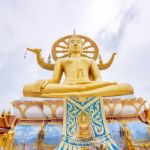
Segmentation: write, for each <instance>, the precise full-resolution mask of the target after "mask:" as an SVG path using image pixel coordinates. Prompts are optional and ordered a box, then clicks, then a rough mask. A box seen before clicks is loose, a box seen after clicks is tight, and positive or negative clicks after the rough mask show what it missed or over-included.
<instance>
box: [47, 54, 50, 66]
mask: <svg viewBox="0 0 150 150" xmlns="http://www.w3.org/2000/svg"><path fill="white" fill-rule="evenodd" d="M47 63H48V64H51V54H49V55H48V60H47Z"/></svg>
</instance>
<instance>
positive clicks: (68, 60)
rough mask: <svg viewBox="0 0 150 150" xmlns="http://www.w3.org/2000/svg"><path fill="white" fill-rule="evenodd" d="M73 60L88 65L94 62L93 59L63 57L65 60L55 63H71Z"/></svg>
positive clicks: (61, 59)
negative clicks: (87, 63)
mask: <svg viewBox="0 0 150 150" xmlns="http://www.w3.org/2000/svg"><path fill="white" fill-rule="evenodd" d="M75 60H78V61H83V62H89V63H91V62H93V61H94V60H93V59H90V58H87V57H78V58H71V57H65V58H60V59H58V60H57V62H61V63H64V62H72V61H75Z"/></svg>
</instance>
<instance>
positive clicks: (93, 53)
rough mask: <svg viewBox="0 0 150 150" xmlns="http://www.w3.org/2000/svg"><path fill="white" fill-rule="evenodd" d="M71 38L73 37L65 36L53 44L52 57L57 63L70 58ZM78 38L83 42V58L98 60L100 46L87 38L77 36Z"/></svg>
mask: <svg viewBox="0 0 150 150" xmlns="http://www.w3.org/2000/svg"><path fill="white" fill-rule="evenodd" d="M71 37H72V35H67V36H64V37H62V38H60V39H58V40H57V41H56V42H55V43H54V44H53V46H52V57H53V59H54V60H55V61H56V60H57V59H59V58H64V57H68V56H69V51H68V44H69V39H70V38H71ZM77 37H79V38H80V39H81V40H82V46H83V51H82V56H84V57H88V58H91V59H95V60H96V59H97V57H98V54H99V50H98V46H97V45H96V43H95V42H94V41H93V40H91V39H90V38H89V37H87V36H83V35H77Z"/></svg>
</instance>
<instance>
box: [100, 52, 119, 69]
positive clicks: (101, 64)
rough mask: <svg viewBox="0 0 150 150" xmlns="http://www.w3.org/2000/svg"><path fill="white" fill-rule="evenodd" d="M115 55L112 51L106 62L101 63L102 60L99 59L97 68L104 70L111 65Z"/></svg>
mask: <svg viewBox="0 0 150 150" xmlns="http://www.w3.org/2000/svg"><path fill="white" fill-rule="evenodd" d="M115 55H116V53H113V54H112V56H111V58H110V59H109V61H108V62H107V63H103V61H102V60H101V59H100V60H99V64H98V67H99V69H100V70H105V69H107V68H109V67H110V66H111V64H112V63H113V60H114V58H115Z"/></svg>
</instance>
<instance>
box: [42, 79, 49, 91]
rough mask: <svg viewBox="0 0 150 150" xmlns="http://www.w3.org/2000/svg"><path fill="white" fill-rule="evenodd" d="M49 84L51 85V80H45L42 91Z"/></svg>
mask: <svg viewBox="0 0 150 150" xmlns="http://www.w3.org/2000/svg"><path fill="white" fill-rule="evenodd" d="M48 83H49V80H45V81H44V82H43V84H42V89H44V88H45V87H46V85H47V84H48Z"/></svg>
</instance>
